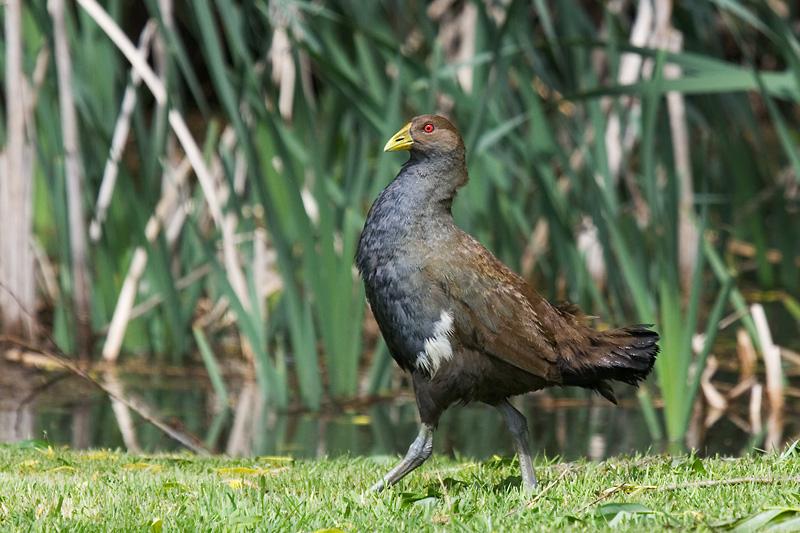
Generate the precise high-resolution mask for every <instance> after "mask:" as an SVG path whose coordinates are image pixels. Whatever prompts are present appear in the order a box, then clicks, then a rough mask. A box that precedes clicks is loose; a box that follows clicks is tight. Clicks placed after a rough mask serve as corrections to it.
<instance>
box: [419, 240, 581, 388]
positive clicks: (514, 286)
mask: <svg viewBox="0 0 800 533" xmlns="http://www.w3.org/2000/svg"><path fill="white" fill-rule="evenodd" d="M456 240H457V242H458V244H457V245H455V246H448V247H447V249H448V251H447V253H446V254H445V256H440V257H438V258H437V259H436V260H433V261H432V262H431V263H430V264H429V265H428V266H427V267H426V268H425V269H424V270H425V271H426V272H425V274H426V275H427V276H429V277H430V278H432V279H433V280H435V281H436V282H438V284H439V286H440V287H441V288H442V289H443V291H444V293H445V295H446V297H447V298H448V300H449V301H448V305H451V306H452V313H453V318H454V323H455V331H454V335H456V337H457V338H458V340H459V341H460V342H461V343H462V344H463V345H464V346H466V347H468V348H471V349H474V350H477V351H479V352H482V353H485V354H488V355H491V356H494V357H497V358H498V359H501V360H503V361H505V362H507V363H509V364H511V365H514V366H516V367H517V368H520V369H522V370H525V371H526V372H529V373H531V374H533V375H535V376H539V377H541V378H543V379H546V380H548V381H551V382H554V383H560V382H561V371H560V369H559V365H558V360H559V357H560V355H561V354H560V353H559V340H560V337H561V336H562V335H563V334H564V333H565V332H566V330H571V329H573V328H574V326H573V324H571V323H570V322H571V321H570V320H569V316H570V315H568V314H566V313H563V312H561V311H558V310H556V308H554V307H553V306H552V305H550V304H549V303H548V302H547V301H546V300H545V299H544V298H542V297H541V296H539V295H538V294H537V293H536V292H535V291H534V290H533V288H532V287H531V286H530V285H529V284H527V283H526V282H525V281H524V280H523V279H522V278H520V277H519V276H518V275H516V274H515V273H514V272H512V271H511V270H510V269H509V268H508V267H506V266H505V265H504V264H503V263H501V262H500V261H499V260H498V259H497V258H495V257H494V256H493V255H492V254H491V253H490V252H489V251H488V250H486V248H484V247H483V246H481V244H480V243H478V242H477V241H476V240H475V239H473V238H472V237H471V236H469V235H467V234H466V233H461V232H460V233H459V235H458V237H457V239H456ZM559 329H561V330H564V331H559Z"/></svg>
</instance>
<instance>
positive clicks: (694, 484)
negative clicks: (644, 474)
mask: <svg viewBox="0 0 800 533" xmlns="http://www.w3.org/2000/svg"><path fill="white" fill-rule="evenodd" d="M748 483H751V484H755V485H774V484H779V483H800V476H787V477H752V476H747V477H734V478H728V479H700V480H697V481H686V482H684V483H672V484H670V485H635V484H632V483H620V484H619V485H614V486H613V487H609V488H607V489H605V490H604V491H603V492H602V493H600V495H599V496H598V497H597V498H595V499H594V500H592V501H591V502H589V503H587V504H586V505H584V506H583V507H581V508H580V509H579V510H578V513H582V512H584V511H585V510H586V509H588V508H589V507H592V506H593V505H595V504H597V503H599V502H601V501H603V500H606V499H608V498H610V497H611V496H613V495H615V494H618V493H619V492H623V491H625V492H634V493H638V492H642V491H646V490H652V491H656V492H669V491H673V490H684V489H699V488H708V487H723V486H729V485H744V484H748Z"/></svg>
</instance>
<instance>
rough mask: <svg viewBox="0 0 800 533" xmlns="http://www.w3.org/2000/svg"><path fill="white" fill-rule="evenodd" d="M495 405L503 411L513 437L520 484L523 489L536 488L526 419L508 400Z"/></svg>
mask: <svg viewBox="0 0 800 533" xmlns="http://www.w3.org/2000/svg"><path fill="white" fill-rule="evenodd" d="M496 407H497V410H498V411H500V412H501V413H503V416H504V417H505V419H506V425H508V429H509V430H510V431H511V436H512V438H513V439H514V449H515V450H516V451H517V457H519V468H520V470H521V471H522V485H523V487H524V488H525V490H533V489H535V488H536V474H535V473H534V472H533V463H532V462H531V450H530V447H529V446H528V421H527V420H525V417H524V416H523V415H522V413H520V412H519V411H517V410H516V409H515V408H514V406H513V405H511V404H510V403H508V400H503V401H502V402H501V403H500V404H498V405H497V406H496Z"/></svg>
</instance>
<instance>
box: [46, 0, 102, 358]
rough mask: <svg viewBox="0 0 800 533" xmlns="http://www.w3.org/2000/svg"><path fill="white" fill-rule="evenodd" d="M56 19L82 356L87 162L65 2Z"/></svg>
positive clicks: (88, 333)
mask: <svg viewBox="0 0 800 533" xmlns="http://www.w3.org/2000/svg"><path fill="white" fill-rule="evenodd" d="M47 7H48V10H49V11H50V16H51V18H52V19H53V41H54V48H55V55H56V58H55V60H56V71H57V73H58V101H59V110H60V112H61V134H62V138H63V144H64V173H65V176H66V181H67V186H66V190H67V211H68V220H69V240H70V256H71V260H72V265H71V266H72V278H73V287H72V301H73V302H72V303H73V308H74V313H75V322H76V326H77V332H76V336H75V337H76V341H77V348H78V354H79V356H80V357H88V356H89V351H90V350H91V346H90V344H91V339H92V330H91V323H90V320H91V316H90V313H91V310H90V307H89V291H90V290H91V288H90V285H89V283H90V282H89V260H88V245H87V242H86V236H87V232H86V221H85V220H84V217H83V202H82V201H81V194H82V191H83V181H84V178H83V163H82V162H81V152H80V143H79V136H78V115H77V113H76V111H75V99H74V97H73V94H72V57H71V56H70V50H69V41H68V38H67V26H66V21H65V19H64V17H65V15H64V0H49V1H48V4H47Z"/></svg>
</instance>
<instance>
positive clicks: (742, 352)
mask: <svg viewBox="0 0 800 533" xmlns="http://www.w3.org/2000/svg"><path fill="white" fill-rule="evenodd" d="M736 355H737V357H738V358H739V381H740V382H741V381H746V380H748V379H750V378H752V377H753V376H755V375H756V365H757V364H758V355H757V354H756V349H755V347H754V346H753V340H752V339H751V338H750V335H748V333H747V330H745V329H744V328H739V329H738V330H736Z"/></svg>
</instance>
